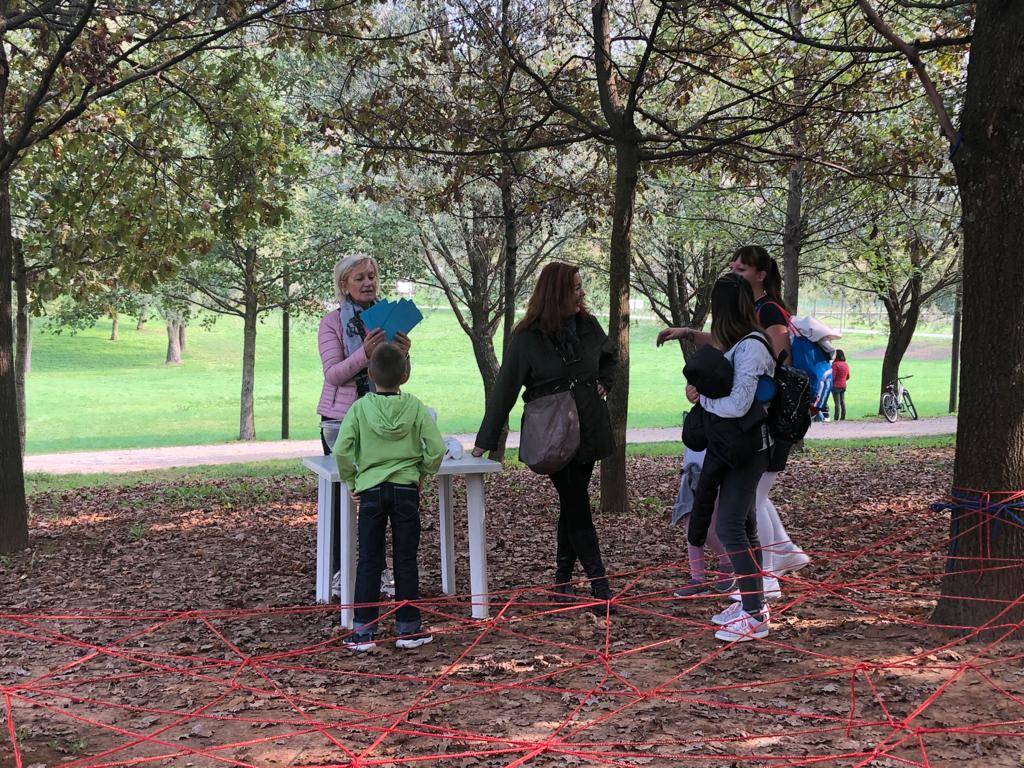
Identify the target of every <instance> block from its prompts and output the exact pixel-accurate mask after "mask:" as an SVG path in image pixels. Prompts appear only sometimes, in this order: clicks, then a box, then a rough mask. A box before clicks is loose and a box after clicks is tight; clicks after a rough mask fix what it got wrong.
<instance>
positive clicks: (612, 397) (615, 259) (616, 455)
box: [601, 141, 640, 515]
mask: <svg viewBox="0 0 1024 768" xmlns="http://www.w3.org/2000/svg"><path fill="white" fill-rule="evenodd" d="M639 172H640V148H639V146H638V145H637V144H636V143H635V142H630V141H620V142H618V143H616V145H615V203H614V209H613V210H612V239H611V252H610V261H609V270H608V336H609V338H610V339H611V341H612V343H613V344H614V345H615V351H616V355H617V359H618V368H617V369H616V373H615V386H613V387H612V391H611V393H610V394H609V396H608V409H609V411H610V413H611V422H612V440H613V441H614V444H615V450H614V452H613V453H612V455H611V456H609V457H607V458H605V459H604V460H603V461H602V462H601V511H602V512H603V513H604V514H608V515H624V514H626V512H627V511H628V501H627V495H626V417H627V414H628V410H629V314H630V313H629V276H630V260H631V250H632V238H633V206H634V203H635V201H636V184H637V177H638V176H639Z"/></svg>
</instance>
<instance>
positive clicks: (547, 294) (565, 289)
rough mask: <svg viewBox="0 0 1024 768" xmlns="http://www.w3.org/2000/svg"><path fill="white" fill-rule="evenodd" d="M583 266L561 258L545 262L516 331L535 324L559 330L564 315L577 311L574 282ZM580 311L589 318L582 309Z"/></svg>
mask: <svg viewBox="0 0 1024 768" xmlns="http://www.w3.org/2000/svg"><path fill="white" fill-rule="evenodd" d="M579 273H580V268H579V267H577V266H574V265H572V264H564V263H562V262H560V261H552V262H551V263H550V264H547V265H545V267H544V269H542V270H541V271H540V277H539V278H537V285H536V286H535V287H534V289H533V295H532V296H530V303H529V304H527V306H526V316H525V317H524V318H523V319H522V320H520V321H519V325H517V326H516V330H515V332H516V333H519V332H520V331H525V330H526V329H527V328H530V327H532V326H534V325H536V326H537V327H538V328H540V330H542V331H545V332H546V333H551V332H553V331H557V330H558V329H559V328H561V327H562V323H564V322H565V318H566V317H568V316H569V315H571V314H573V313H574V306H575V303H576V298H575V296H576V288H575V286H574V285H573V283H574V282H575V278H576V275H578V274H579ZM580 314H582V315H584V316H585V317H589V316H590V314H589V313H588V312H587V310H586V309H583V310H582V311H581V312H580Z"/></svg>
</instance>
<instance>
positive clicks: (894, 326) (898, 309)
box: [878, 277, 922, 414]
mask: <svg viewBox="0 0 1024 768" xmlns="http://www.w3.org/2000/svg"><path fill="white" fill-rule="evenodd" d="M912 280H914V281H917V283H918V285H917V286H916V287H913V288H912V289H911V296H910V299H909V305H908V306H901V305H900V303H899V300H898V298H896V297H895V295H892V296H882V297H881V298H882V304H884V305H885V312H886V316H887V318H888V321H889V336H888V339H887V341H886V343H885V355H884V356H883V357H882V381H881V385H880V389H879V392H878V413H879V414H881V413H882V394H883V393H884V392H885V388H886V386H887V385H888V384H891V383H893V382H894V381H896V379H897V378H898V377H899V375H900V365H901V364H902V363H903V357H904V355H906V354H907V349H908V348H909V347H910V342H911V341H912V340H913V339H914V332H915V331H916V330H917V321H918V320H919V319H920V317H921V304H922V302H921V300H920V298H919V295H920V293H921V286H920V278H916V277H915V278H912Z"/></svg>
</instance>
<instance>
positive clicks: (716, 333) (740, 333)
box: [711, 274, 762, 352]
mask: <svg viewBox="0 0 1024 768" xmlns="http://www.w3.org/2000/svg"><path fill="white" fill-rule="evenodd" d="M761 330H762V328H761V325H760V323H758V322H757V313H756V312H754V294H753V292H752V291H751V290H750V283H748V282H747V281H746V280H744V279H743V278H742V277H739V276H738V275H732V274H730V275H724V276H723V277H720V278H718V281H717V282H716V283H715V287H714V288H713V289H712V291H711V338H712V339H714V342H715V346H717V347H718V348H719V349H721V350H722V351H723V352H725V351H727V350H729V349H731V348H732V347H733V345H735V344H736V342H738V341H739V340H740V339H742V338H743V337H744V336H746V335H747V334H749V333H752V332H754V331H761Z"/></svg>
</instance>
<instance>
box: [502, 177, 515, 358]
mask: <svg viewBox="0 0 1024 768" xmlns="http://www.w3.org/2000/svg"><path fill="white" fill-rule="evenodd" d="M501 215H502V220H503V222H504V225H505V237H504V242H503V245H502V248H503V250H502V258H503V259H504V261H505V264H504V267H505V269H504V272H505V296H504V302H505V306H504V310H505V316H504V323H503V326H502V338H501V348H502V350H504V349H505V348H506V347H507V346H508V343H509V341H510V340H511V338H512V329H513V328H514V327H515V324H516V272H517V270H518V269H519V265H518V263H517V262H518V259H519V217H518V216H517V215H516V208H515V199H514V198H513V197H512V174H511V172H510V171H509V170H508V169H507V168H506V169H505V170H504V171H502V174H501Z"/></svg>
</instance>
